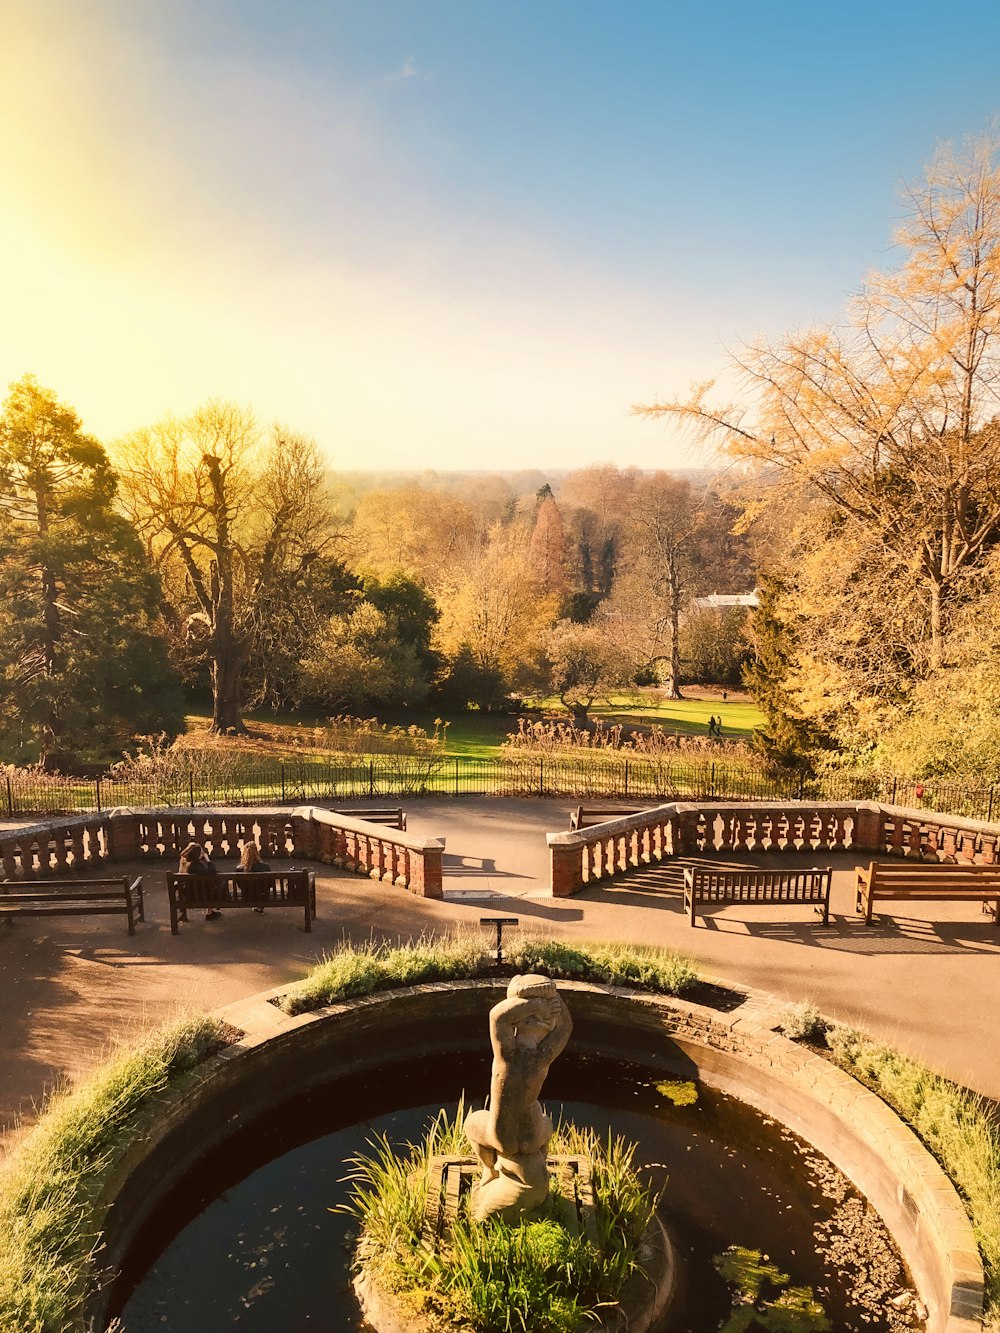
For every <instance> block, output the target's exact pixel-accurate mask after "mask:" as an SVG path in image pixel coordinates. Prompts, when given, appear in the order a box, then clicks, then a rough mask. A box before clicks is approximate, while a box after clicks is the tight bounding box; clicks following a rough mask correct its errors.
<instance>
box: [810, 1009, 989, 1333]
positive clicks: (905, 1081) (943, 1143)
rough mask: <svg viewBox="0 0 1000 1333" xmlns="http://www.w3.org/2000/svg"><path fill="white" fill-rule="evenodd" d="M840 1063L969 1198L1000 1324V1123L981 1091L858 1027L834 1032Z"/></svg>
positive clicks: (832, 1040) (830, 1036) (830, 1032)
mask: <svg viewBox="0 0 1000 1333" xmlns="http://www.w3.org/2000/svg"><path fill="white" fill-rule="evenodd" d="M827 1043H828V1045H829V1047H830V1053H831V1056H832V1058H833V1059H834V1061H835V1062H836V1063H837V1064H838V1065H840V1067H841V1068H842V1069H845V1070H846V1071H847V1072H848V1073H849V1074H852V1075H853V1076H854V1078H856V1079H858V1080H859V1081H860V1082H862V1083H864V1084H865V1086H866V1087H869V1088H870V1089H871V1090H872V1091H873V1092H875V1093H877V1095H878V1096H879V1097H881V1098H882V1100H883V1101H885V1102H887V1103H888V1104H889V1105H890V1106H891V1107H892V1108H893V1110H895V1111H896V1112H897V1113H898V1114H899V1115H900V1116H902V1118H903V1119H904V1120H906V1121H907V1123H908V1124H909V1125H910V1126H911V1127H912V1128H913V1130H914V1131H915V1133H916V1134H917V1136H918V1137H919V1138H920V1139H921V1140H922V1141H923V1143H924V1145H925V1146H926V1147H927V1148H928V1149H929V1150H930V1152H931V1153H933V1155H934V1156H935V1157H936V1158H937V1159H938V1161H939V1162H940V1163H941V1165H942V1167H943V1168H944V1170H945V1172H946V1173H947V1175H948V1176H949V1177H950V1178H951V1180H952V1181H953V1182H954V1184H955V1186H956V1187H957V1189H958V1191H959V1193H960V1194H961V1195H962V1198H963V1200H964V1202H965V1206H966V1209H967V1211H968V1213H969V1217H970V1219H971V1221H972V1229H973V1231H974V1232H975V1236H976V1242H977V1244H978V1246H979V1252H980V1254H981V1255H982V1259H983V1267H984V1269H985V1274H986V1310H987V1327H988V1328H989V1329H991V1330H993V1331H994V1333H996V1330H998V1329H1000V1125H998V1123H997V1119H996V1116H995V1114H991V1112H990V1110H989V1108H988V1106H987V1104H986V1103H985V1102H984V1100H983V1099H982V1098H981V1097H978V1096H976V1094H975V1093H972V1092H969V1091H968V1090H967V1089H965V1088H961V1087H959V1086H958V1085H957V1084H955V1083H952V1082H951V1081H950V1080H949V1079H946V1078H943V1077H942V1076H941V1075H940V1074H935V1073H934V1072H933V1071H932V1070H930V1069H928V1068H927V1066H926V1065H923V1064H921V1063H920V1062H919V1061H918V1060H913V1059H911V1058H910V1057H909V1056H908V1055H904V1054H902V1053H901V1052H900V1051H897V1050H894V1049H893V1048H892V1047H891V1046H886V1045H884V1044H883V1043H882V1042H879V1041H876V1040H875V1039H874V1038H872V1037H870V1036H868V1034H867V1033H865V1032H861V1031H858V1030H857V1029H855V1028H849V1027H841V1026H839V1025H835V1026H833V1027H831V1028H830V1029H829V1030H828V1032H827Z"/></svg>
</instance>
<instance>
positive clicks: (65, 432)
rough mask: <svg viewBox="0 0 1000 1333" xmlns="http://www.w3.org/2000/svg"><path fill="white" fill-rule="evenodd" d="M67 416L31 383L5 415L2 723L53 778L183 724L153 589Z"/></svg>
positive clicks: (94, 451) (96, 458) (17, 746)
mask: <svg viewBox="0 0 1000 1333" xmlns="http://www.w3.org/2000/svg"><path fill="white" fill-rule="evenodd" d="M115 493H116V480H115V475H114V472H113V471H112V469H111V467H110V464H109V462H108V458H107V455H106V454H105V452H104V450H103V448H102V447H101V445H100V444H98V442H97V441H96V440H94V439H92V438H91V437H90V436H88V435H86V434H84V432H83V430H82V428H81V423H80V419H79V417H78V416H77V414H76V413H75V412H74V411H73V409H72V408H70V407H67V406H65V405H64V404H62V403H60V402H59V401H58V399H57V398H56V396H55V394H54V393H52V392H51V391H50V390H48V389H44V388H42V387H40V386H39V385H38V383H37V382H36V381H35V379H34V378H33V377H32V376H30V375H26V376H24V378H23V379H21V380H19V381H18V382H17V383H16V384H13V385H12V386H11V392H10V396H9V397H8V399H7V401H6V403H5V405H4V410H3V414H2V416H0V727H2V729H3V732H4V733H5V741H6V747H7V749H8V750H9V751H11V753H12V754H13V755H14V756H15V757H17V758H20V759H24V758H27V757H34V755H37V757H38V759H39V762H40V763H41V764H42V765H43V766H44V767H46V768H49V769H56V768H60V767H64V766H65V765H66V764H68V763H71V762H73V761H74V760H78V759H79V758H81V757H87V758H107V757H110V756H111V755H113V754H116V753H117V752H118V751H120V750H121V748H122V747H123V746H124V745H127V744H128V743H129V741H130V740H131V739H132V737H133V736H135V735H139V734H148V733H151V732H160V731H164V732H167V733H168V734H170V735H176V733H177V732H178V731H179V730H181V728H182V727H183V724H184V709H183V699H182V696H181V692H180V686H179V682H178V679H177V676H176V673H175V672H174V670H173V668H172V667H171V665H170V663H169V660H168V653H167V645H166V642H165V639H164V637H163V634H162V632H161V629H160V624H159V615H158V611H159V595H160V590H159V581H158V580H157V578H156V576H155V574H154V573H153V572H152V570H151V569H150V567H149V565H148V563H147V561H146V559H145V556H144V554H143V550H142V546H141V543H140V542H139V540H138V538H137V537H136V535H135V533H134V531H133V530H132V528H131V527H130V525H129V524H128V522H127V521H126V520H125V519H124V518H122V517H121V515H119V514H117V513H116V512H115V510H114V508H113V503H114V499H115Z"/></svg>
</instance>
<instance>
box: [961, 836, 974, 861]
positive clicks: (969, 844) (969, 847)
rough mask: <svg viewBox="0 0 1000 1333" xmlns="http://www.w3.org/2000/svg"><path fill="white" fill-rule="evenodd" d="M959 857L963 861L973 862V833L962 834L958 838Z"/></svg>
mask: <svg viewBox="0 0 1000 1333" xmlns="http://www.w3.org/2000/svg"><path fill="white" fill-rule="evenodd" d="M958 849H959V856H960V857H961V859H962V860H963V861H968V862H970V863H971V862H973V861H975V859H976V835H975V834H974V833H969V832H962V833H961V834H960V836H959V843H958Z"/></svg>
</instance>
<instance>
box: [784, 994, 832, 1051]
mask: <svg viewBox="0 0 1000 1333" xmlns="http://www.w3.org/2000/svg"><path fill="white" fill-rule="evenodd" d="M778 1023H779V1026H780V1028H781V1031H782V1032H783V1033H784V1034H785V1036H786V1037H790V1038H791V1039H792V1041H817V1040H819V1039H820V1038H822V1037H824V1036H825V1035H826V1027H827V1024H826V1019H825V1018H824V1017H823V1015H822V1014H821V1013H820V1011H819V1010H818V1009H817V1008H816V1006H815V1005H814V1004H810V1002H809V1001H808V1000H800V1001H799V1002H798V1003H797V1004H786V1005H785V1006H784V1007H783V1008H782V1010H781V1012H780V1014H779V1015H778Z"/></svg>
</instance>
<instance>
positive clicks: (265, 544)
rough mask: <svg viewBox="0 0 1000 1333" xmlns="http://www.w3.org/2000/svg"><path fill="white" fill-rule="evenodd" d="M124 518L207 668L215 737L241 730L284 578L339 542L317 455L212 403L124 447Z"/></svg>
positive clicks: (301, 442)
mask: <svg viewBox="0 0 1000 1333" xmlns="http://www.w3.org/2000/svg"><path fill="white" fill-rule="evenodd" d="M117 456H118V459H119V463H120V475H121V483H122V497H123V502H124V504H125V507H126V510H127V512H128V513H129V516H130V517H131V518H132V520H133V522H134V523H135V525H136V527H137V529H138V530H139V531H140V533H141V534H142V535H143V537H144V539H145V541H146V544H147V546H148V549H149V551H150V553H151V554H152V556H153V558H154V560H155V561H156V562H157V564H158V565H159V566H160V568H161V570H162V572H163V575H164V582H165V588H166V595H167V597H168V599H169V601H170V603H171V605H172V608H173V612H174V618H175V620H176V623H177V624H178V625H179V626H180V627H182V629H183V633H184V634H185V636H186V637H187V639H188V640H189V641H190V642H191V643H192V644H193V646H194V648H195V650H196V652H197V653H198V654H200V655H201V656H202V657H203V658H205V659H206V660H207V661H208V664H209V668H210V672H211V681H212V730H213V731H219V732H244V731H245V730H246V728H245V726H244V724H243V716H242V674H243V669H244V666H245V663H246V659H247V655H248V653H249V651H250V648H251V645H252V643H253V641H254V636H255V634H256V633H258V631H259V629H260V622H259V615H260V607H261V606H262V605H263V604H264V603H265V602H266V596H265V594H266V591H267V589H268V587H269V585H270V583H271V582H273V580H274V579H275V578H276V576H277V575H278V574H279V572H287V571H288V570H289V569H290V568H292V569H294V568H302V567H303V566H305V565H307V564H308V563H309V562H310V561H312V560H315V559H316V558H317V557H319V556H321V555H323V554H324V553H325V552H326V551H327V550H328V549H329V547H330V544H331V542H332V540H333V535H334V534H333V526H332V518H331V511H330V508H329V505H328V504H327V501H326V497H325V493H324V468H323V465H322V463H321V460H320V457H319V452H318V450H317V448H316V445H315V444H314V443H313V442H312V441H311V440H308V439H305V438H304V437H302V436H299V435H295V434H294V433H292V432H290V431H287V430H285V429H284V428H283V427H280V426H277V425H275V426H273V427H271V429H270V431H269V432H267V433H266V435H265V434H264V433H262V431H261V429H260V426H259V425H258V423H257V420H256V418H255V417H254V415H253V413H252V412H251V411H249V410H248V409H247V408H243V407H240V406H238V405H237V404H234V403H225V402H211V403H208V404H206V405H205V406H204V407H202V408H199V409H198V411H196V412H194V413H193V414H192V415H191V416H190V417H187V418H185V419H183V420H179V419H177V418H173V417H168V418H166V419H165V420H163V421H161V422H159V423H158V424H157V425H155V426H151V427H149V428H147V429H145V430H139V431H136V432H134V433H133V434H131V435H129V436H128V437H126V438H125V439H124V440H122V441H120V442H119V444H118V446H117Z"/></svg>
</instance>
